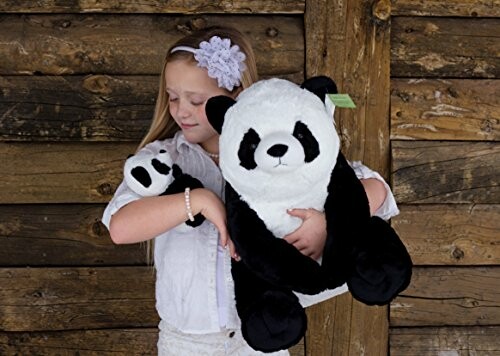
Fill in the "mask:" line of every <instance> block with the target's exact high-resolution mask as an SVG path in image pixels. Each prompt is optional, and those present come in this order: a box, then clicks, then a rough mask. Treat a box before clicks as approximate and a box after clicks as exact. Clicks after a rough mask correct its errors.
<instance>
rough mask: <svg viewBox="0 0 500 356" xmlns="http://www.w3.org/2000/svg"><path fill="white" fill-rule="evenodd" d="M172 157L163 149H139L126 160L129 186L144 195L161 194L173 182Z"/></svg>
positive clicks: (126, 178)
mask: <svg viewBox="0 0 500 356" xmlns="http://www.w3.org/2000/svg"><path fill="white" fill-rule="evenodd" d="M172 163H173V162H172V157H171V156H170V154H169V153H168V152H167V151H165V150H161V151H160V152H159V153H157V154H156V153H153V152H151V151H149V150H142V151H139V152H138V153H137V154H135V155H132V156H130V157H129V158H128V159H127V161H126V162H125V167H124V169H123V176H124V179H125V182H126V183H127V185H128V187H129V188H130V189H132V190H133V191H134V192H135V193H137V194H139V195H140V196H143V197H149V196H157V195H160V194H161V193H163V192H164V191H165V189H167V187H168V186H169V185H170V183H172V181H173V179H174V178H173V176H172Z"/></svg>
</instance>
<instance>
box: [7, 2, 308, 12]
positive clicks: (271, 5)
mask: <svg viewBox="0 0 500 356" xmlns="http://www.w3.org/2000/svg"><path fill="white" fill-rule="evenodd" d="M304 2H305V0H280V1H276V0H223V1H211V0H203V1H200V0H196V1H186V0H168V1H165V0H142V1H140V2H137V1H135V0H127V1H123V0H107V1H100V0H76V1H57V0H42V1H32V0H3V1H2V2H1V3H0V12H19V13H82V12H83V13H169V14H179V13H182V14H193V13H194V14H197V13H230V14H237V13H243V14H270V13H271V14H272V13H279V14H282V13H285V14H301V13H303V12H304Z"/></svg>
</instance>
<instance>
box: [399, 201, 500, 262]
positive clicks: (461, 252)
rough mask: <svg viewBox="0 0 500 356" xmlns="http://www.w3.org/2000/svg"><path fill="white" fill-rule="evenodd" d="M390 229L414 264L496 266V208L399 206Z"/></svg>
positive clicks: (499, 253) (499, 256) (499, 248)
mask: <svg viewBox="0 0 500 356" xmlns="http://www.w3.org/2000/svg"><path fill="white" fill-rule="evenodd" d="M399 208H400V211H401V212H400V214H399V215H397V216H395V217H393V218H392V219H391V225H392V227H393V228H394V229H395V230H396V231H397V232H398V234H399V235H400V236H401V238H402V240H403V241H404V243H405V245H406V247H407V249H408V252H409V253H410V255H411V257H412V260H413V263H414V264H415V265H457V266H468V265H500V240H499V238H498V237H499V236H500V219H499V218H498V217H499V216H500V205H498V204H492V205H481V204H477V205H469V204H422V205H405V204H401V205H400V206H399Z"/></svg>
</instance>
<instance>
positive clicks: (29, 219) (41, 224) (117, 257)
mask: <svg viewBox="0 0 500 356" xmlns="http://www.w3.org/2000/svg"><path fill="white" fill-rule="evenodd" d="M103 211H104V206H103V205H102V204H99V205H98V204H85V205H79V204H49V205H45V204H18V205H0V244H1V245H2V248H1V249H0V266H4V267H6V266H11V267H12V266H19V267H21V266H32V267H33V266H81V265H85V266H111V265H145V264H146V248H145V246H142V245H140V244H131V245H119V246H117V245H114V244H113V243H112V241H111V239H110V237H109V233H108V230H107V229H106V227H105V226H104V225H103V224H102V223H101V217H102V213H103Z"/></svg>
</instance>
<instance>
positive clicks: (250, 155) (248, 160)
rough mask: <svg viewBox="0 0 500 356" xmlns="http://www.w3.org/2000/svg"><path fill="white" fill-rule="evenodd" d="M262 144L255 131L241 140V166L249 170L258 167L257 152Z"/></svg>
mask: <svg viewBox="0 0 500 356" xmlns="http://www.w3.org/2000/svg"><path fill="white" fill-rule="evenodd" d="M259 143H260V137H259V134H258V133H257V132H255V130H254V129H250V130H248V131H247V133H246V134H245V135H244V136H243V140H241V143H240V148H239V150H238V158H239V159H240V165H241V166H242V167H243V168H246V169H248V170H251V169H254V168H256V167H257V163H256V162H255V150H256V149H257V146H258V145H259Z"/></svg>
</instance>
